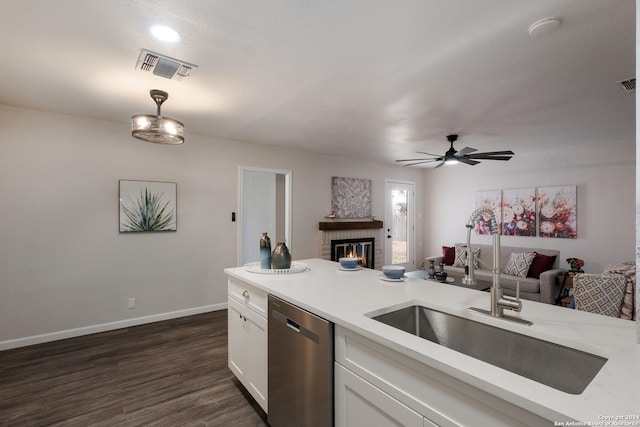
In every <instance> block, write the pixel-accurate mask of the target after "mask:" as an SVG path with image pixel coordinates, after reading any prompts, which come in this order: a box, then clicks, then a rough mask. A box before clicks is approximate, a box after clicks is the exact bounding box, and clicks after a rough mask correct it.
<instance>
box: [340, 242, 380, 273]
mask: <svg viewBox="0 0 640 427" xmlns="http://www.w3.org/2000/svg"><path fill="white" fill-rule="evenodd" d="M374 243H375V239H374V238H373V237H361V238H358V239H341V240H332V241H331V261H338V259H340V258H343V257H350V258H358V265H359V266H361V267H366V268H375V259H374V250H373V248H374Z"/></svg>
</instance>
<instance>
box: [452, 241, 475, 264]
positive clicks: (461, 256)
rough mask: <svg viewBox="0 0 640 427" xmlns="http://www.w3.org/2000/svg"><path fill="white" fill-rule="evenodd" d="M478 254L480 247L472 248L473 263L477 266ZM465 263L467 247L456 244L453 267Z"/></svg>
mask: <svg viewBox="0 0 640 427" xmlns="http://www.w3.org/2000/svg"><path fill="white" fill-rule="evenodd" d="M478 256H480V248H473V265H474V266H475V267H476V268H478V266H479V265H480V264H479V263H478ZM466 265H467V247H466V246H456V259H455V261H454V262H453V267H466Z"/></svg>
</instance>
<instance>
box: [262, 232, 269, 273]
mask: <svg viewBox="0 0 640 427" xmlns="http://www.w3.org/2000/svg"><path fill="white" fill-rule="evenodd" d="M260 268H262V269H263V270H269V269H271V239H270V238H269V236H267V233H262V237H261V238H260Z"/></svg>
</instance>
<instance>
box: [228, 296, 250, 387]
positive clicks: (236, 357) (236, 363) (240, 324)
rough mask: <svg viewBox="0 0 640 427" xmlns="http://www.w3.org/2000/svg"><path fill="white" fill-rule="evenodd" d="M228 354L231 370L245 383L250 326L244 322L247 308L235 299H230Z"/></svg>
mask: <svg viewBox="0 0 640 427" xmlns="http://www.w3.org/2000/svg"><path fill="white" fill-rule="evenodd" d="M228 302H229V304H228V310H227V320H228V326H227V328H228V331H227V335H228V343H229V345H228V352H229V369H231V372H233V373H234V375H235V376H236V377H237V378H238V379H239V380H240V381H241V382H242V383H244V382H245V381H246V375H247V354H248V353H249V352H248V351H247V329H248V324H247V322H246V321H245V320H244V318H245V312H246V311H247V309H246V307H244V306H243V305H242V304H240V303H238V302H237V301H236V300H235V299H233V298H229V299H228Z"/></svg>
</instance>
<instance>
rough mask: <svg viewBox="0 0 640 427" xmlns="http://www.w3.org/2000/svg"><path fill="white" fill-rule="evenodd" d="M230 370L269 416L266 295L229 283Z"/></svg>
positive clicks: (241, 284)
mask: <svg viewBox="0 0 640 427" xmlns="http://www.w3.org/2000/svg"><path fill="white" fill-rule="evenodd" d="M228 295H229V298H228V303H229V306H228V320H229V325H228V328H229V331H228V334H229V369H231V371H232V372H233V373H234V374H235V376H236V377H237V378H238V379H239V380H240V382H242V384H243V385H244V386H245V388H246V389H247V390H248V391H249V393H251V395H252V396H253V398H254V399H255V400H256V401H257V402H258V404H260V406H261V407H262V409H264V411H265V412H267V330H268V329H267V319H266V313H267V294H266V293H265V292H263V291H260V290H258V289H256V288H255V287H253V286H251V285H248V284H247V283H244V282H241V281H238V280H237V279H229V282H228Z"/></svg>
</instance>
